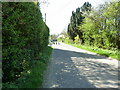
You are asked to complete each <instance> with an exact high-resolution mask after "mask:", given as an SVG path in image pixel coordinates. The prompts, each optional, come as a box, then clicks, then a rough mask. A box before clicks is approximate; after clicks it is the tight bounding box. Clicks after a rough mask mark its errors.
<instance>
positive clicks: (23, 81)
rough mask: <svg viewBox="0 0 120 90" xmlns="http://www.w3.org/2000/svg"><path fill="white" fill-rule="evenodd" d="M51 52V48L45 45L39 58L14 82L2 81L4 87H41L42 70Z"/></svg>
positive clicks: (43, 70)
mask: <svg viewBox="0 0 120 90" xmlns="http://www.w3.org/2000/svg"><path fill="white" fill-rule="evenodd" d="M51 52H52V48H51V47H47V48H46V49H45V50H44V51H43V53H42V58H41V60H38V61H35V62H34V63H35V64H34V65H33V66H32V68H30V69H29V70H28V71H26V72H23V73H24V74H23V76H21V78H19V79H18V80H17V81H16V82H8V83H4V84H3V86H4V88H42V83H43V77H44V72H45V71H46V69H47V65H48V61H49V58H50V56H51Z"/></svg>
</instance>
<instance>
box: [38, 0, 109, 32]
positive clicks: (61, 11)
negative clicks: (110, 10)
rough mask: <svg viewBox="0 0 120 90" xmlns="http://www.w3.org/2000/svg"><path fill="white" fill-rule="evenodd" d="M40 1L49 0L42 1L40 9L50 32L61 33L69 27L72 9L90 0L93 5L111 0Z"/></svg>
mask: <svg viewBox="0 0 120 90" xmlns="http://www.w3.org/2000/svg"><path fill="white" fill-rule="evenodd" d="M39 1H40V2H44V1H47V2H48V4H44V3H41V4H40V9H41V12H42V14H43V18H45V13H46V24H47V25H48V27H49V29H50V34H60V33H61V32H62V31H63V30H66V29H67V26H68V24H69V22H70V17H71V15H72V11H75V10H76V8H78V7H81V6H82V5H83V4H84V2H89V3H91V4H92V6H93V7H97V6H98V5H99V4H103V3H104V2H106V1H110V0H39Z"/></svg>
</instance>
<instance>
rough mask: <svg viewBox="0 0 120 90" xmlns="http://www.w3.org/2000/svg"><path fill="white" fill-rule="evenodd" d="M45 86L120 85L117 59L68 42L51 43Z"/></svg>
mask: <svg viewBox="0 0 120 90" xmlns="http://www.w3.org/2000/svg"><path fill="white" fill-rule="evenodd" d="M52 47H53V48H54V49H53V52H52V56H51V60H50V62H49V65H48V70H47V71H46V75H45V80H44V83H43V88H118V63H119V62H118V61H117V60H115V59H110V58H107V57H105V56H101V55H98V54H95V53H92V52H89V51H86V50H82V49H79V48H76V47H73V46H70V45H67V44H63V43H61V44H60V45H52Z"/></svg>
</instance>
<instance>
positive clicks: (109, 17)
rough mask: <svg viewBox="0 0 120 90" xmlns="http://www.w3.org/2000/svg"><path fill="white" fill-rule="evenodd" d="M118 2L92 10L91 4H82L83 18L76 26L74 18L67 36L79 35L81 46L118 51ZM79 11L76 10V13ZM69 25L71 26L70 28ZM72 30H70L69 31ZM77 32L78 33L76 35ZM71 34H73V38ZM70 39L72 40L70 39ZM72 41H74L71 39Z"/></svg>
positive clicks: (119, 34) (119, 16)
mask: <svg viewBox="0 0 120 90" xmlns="http://www.w3.org/2000/svg"><path fill="white" fill-rule="evenodd" d="M119 8H120V2H119V1H118V2H110V3H105V4H104V5H100V6H99V7H98V8H97V9H92V8H91V4H89V3H87V2H86V3H84V5H83V6H82V7H81V8H80V9H81V11H82V12H81V13H82V14H81V16H78V17H79V18H80V17H84V18H83V19H82V20H79V22H80V23H79V24H76V22H75V21H77V20H76V17H75V18H72V21H73V22H72V21H71V22H70V24H69V25H68V35H69V36H70V37H71V36H72V37H76V36H77V35H79V38H80V40H81V41H82V44H86V45H90V46H97V47H99V48H104V49H111V50H112V49H113V48H114V49H116V48H118V49H120V28H119V27H120V14H119V13H120V10H119ZM78 11H80V10H76V13H75V14H74V15H72V17H73V16H75V15H76V14H77V12H78ZM77 15H78V14H77ZM71 24H73V25H72V26H71ZM71 28H72V29H71ZM78 32H79V33H78ZM71 33H75V35H74V36H73V35H72V34H71ZM71 39H72V38H71ZM73 40H74V39H73Z"/></svg>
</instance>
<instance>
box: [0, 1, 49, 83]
mask: <svg viewBox="0 0 120 90" xmlns="http://www.w3.org/2000/svg"><path fill="white" fill-rule="evenodd" d="M2 12H3V14H2V20H3V24H2V30H3V32H2V34H3V36H2V39H3V40H2V44H3V54H2V55H3V62H2V63H3V65H2V66H3V78H2V80H3V82H4V83H5V82H12V81H14V80H17V79H18V78H20V77H21V76H22V72H24V71H28V70H29V68H31V67H32V66H33V64H34V61H36V60H41V57H40V55H41V54H42V51H43V50H44V49H45V48H46V46H47V44H48V36H49V28H48V27H47V26H46V24H45V23H44V22H43V20H42V14H41V12H40V10H39V7H38V6H37V5H36V4H34V3H33V2H3V3H2Z"/></svg>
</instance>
